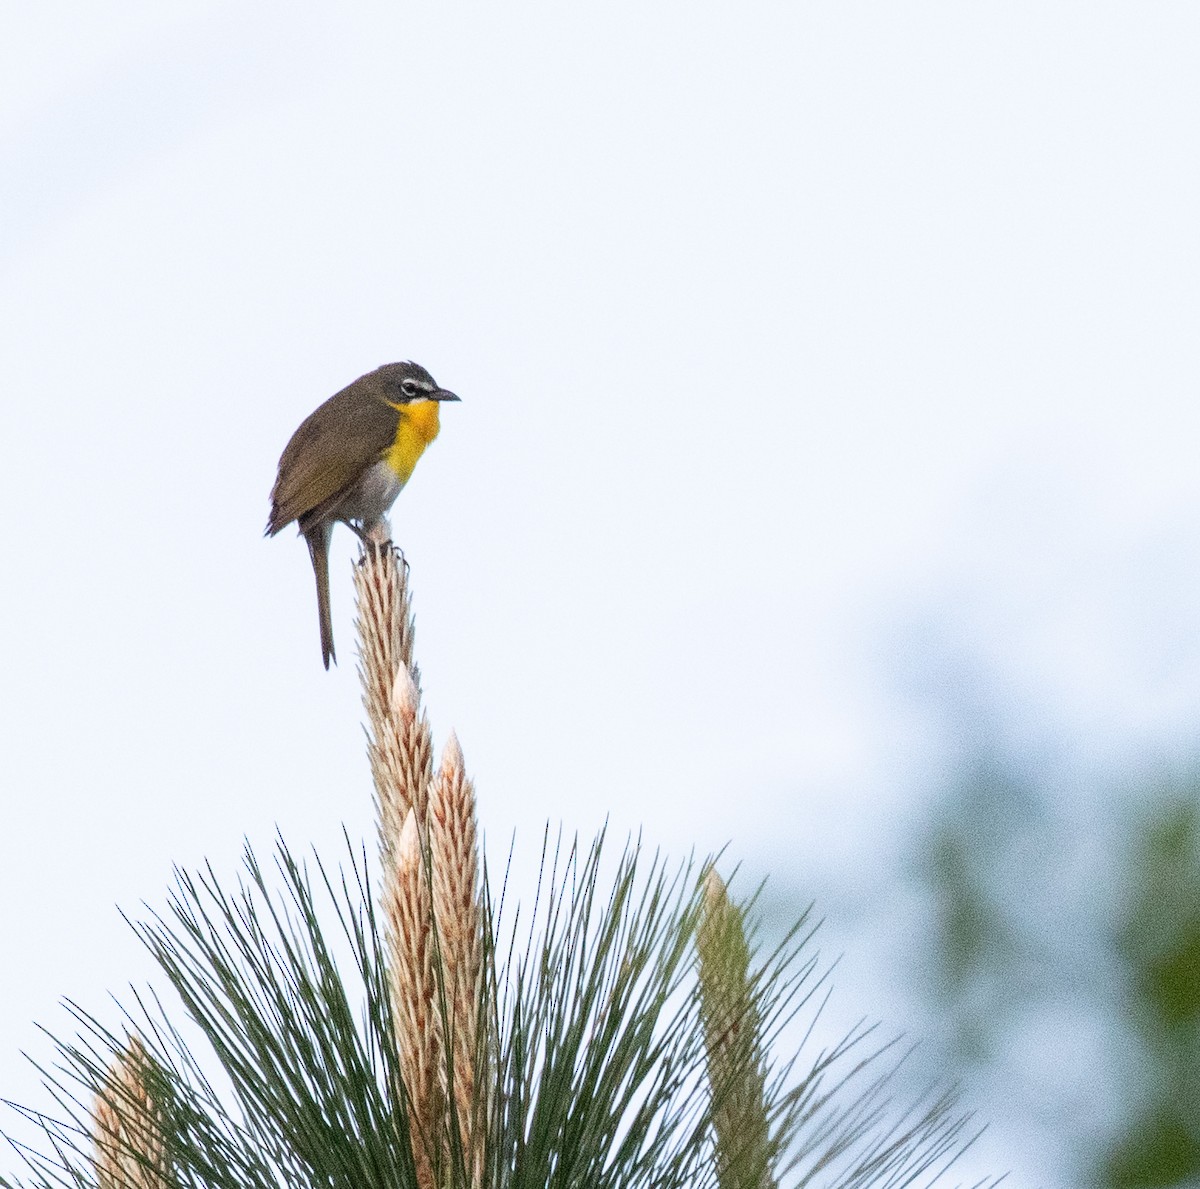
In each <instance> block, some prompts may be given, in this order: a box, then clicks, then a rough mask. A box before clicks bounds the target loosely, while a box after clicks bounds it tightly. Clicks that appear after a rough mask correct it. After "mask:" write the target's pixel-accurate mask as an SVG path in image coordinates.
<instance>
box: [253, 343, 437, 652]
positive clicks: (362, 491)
mask: <svg viewBox="0 0 1200 1189" xmlns="http://www.w3.org/2000/svg"><path fill="white" fill-rule="evenodd" d="M458 399H459V398H458V397H457V396H455V395H454V393H453V392H448V391H447V390H446V389H445V388H439V387H438V386H437V382H436V381H435V380H434V378H433V377H432V376H431V375H430V374H429V373H428V372H427V371H426V370H425V369H424V368H423V367H421V366H420V365H419V364H416V363H385V364H384V365H383V367H379V368H376V369H375V370H374V371H373V372H368V373H367V374H366V375H365V376H359V378H358V379H357V380H355V381H354V383H353V384H348V385H346V387H345V388H343V389H342V390H341V392H338V393H335V394H334V395H333V396H331V397H330V398H329V399H328V400H327V401H326V402H325V403H324V404H323V405H321V406H320V408H318V409H317V410H316V411H315V412H313V413H312V414H310V415H309V416H308V417H306V418H305V419H304V420H303V421H302V422H301V423H300V428H299V429H297V430H296V432H295V433H294V434H292V437H291V440H290V441H289V442H288V444H287V445H286V446H285V447H284V450H283V454H282V455H281V457H280V459H279V474H278V475H277V476H276V479H275V486H274V487H272V488H271V515H270V517H269V518H268V520H267V531H266V535H267V536H269V537H273V536H274V535H275V534H276V533H277V532H279V530H280V529H282V528H284V527H286V526H287V525H289V524H291V522H292V521H293V520H295V521H296V522H297V523H298V524H299V526H300V532H301V534H302V535H303V537H304V539H305V540H306V541H307V542H308V552H309V554H310V556H311V557H312V564H313V572H314V573H315V574H316V578H317V611H318V614H319V616H320V621H321V657H322V659H323V660H324V662H325V668H327V669H328V668H329V662H330V661H331V660H336V657H335V656H334V652H333V622H332V620H331V618H330V614H329V538H330V536H331V535H332V533H333V526H334V525H335V524H336V523H337V522H338V521H339V520H340V521H341V522H342V523H343V524H347V525H349V526H350V527H351V528H352V529H353V530H354V531H355V532H356V533H358V535H359V536H360V537H365V536H366V534H368V533H369V532H370V531H371V529H372V528H374V527H375V526H376V525H378V524H379V522H380V521H381V520H382V519H383V518H384V516H385V515H386V514H387V510H388V509H389V508H390V507H391V506H392V504H393V503H394V502H395V499H396V496H398V495H399V494H400V491H401V489H402V488H403V487H404V485H405V484H406V483H407V482H408V480H409V478H410V476H411V475H412V473H413V468H414V467H415V466H416V465H417V460H418V459H419V458H420V457H421V455H422V454H423V453H424V452H425V447H426V446H428V445H429V443H430V442H432V441H433V439H434V438H436V437H437V435H438V428H439V424H438V422H439V418H438V410H439V409H440V407H441V402H442V401H445V400H458Z"/></svg>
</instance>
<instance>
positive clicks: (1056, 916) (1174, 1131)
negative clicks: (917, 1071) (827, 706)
mask: <svg viewBox="0 0 1200 1189" xmlns="http://www.w3.org/2000/svg"><path fill="white" fill-rule="evenodd" d="M1129 785H1130V787H1128V788H1126V789H1124V790H1118V791H1116V792H1114V793H1113V794H1112V795H1111V796H1110V797H1106V798H1104V799H1103V803H1104V804H1108V805H1111V806H1113V807H1114V809H1113V812H1112V813H1111V814H1110V815H1107V816H1106V815H1105V813H1104V812H1102V811H1101V810H1098V809H1097V803H1096V801H1094V800H1092V799H1087V801H1086V807H1085V808H1084V809H1083V811H1082V812H1077V813H1076V814H1075V815H1074V816H1071V811H1070V810H1069V809H1068V808H1067V806H1069V805H1072V804H1078V803H1079V801H1080V799H1079V798H1075V797H1056V796H1055V795H1053V793H1052V791H1051V790H1050V789H1049V787H1043V786H1041V785H1039V784H1038V782H1037V780H1036V778H1033V777H1030V776H1026V775H1024V774H1023V773H1021V772H1020V771H1019V769H1018V768H1017V767H1016V766H1015V765H1013V764H1009V763H1006V762H1005V761H1004V760H1003V759H1000V758H997V757H995V756H987V757H983V758H979V759H977V760H976V761H975V762H974V763H973V764H972V766H971V767H970V769H969V770H968V771H966V772H964V773H963V774H962V775H961V776H960V778H959V779H958V780H957V781H956V782H955V784H954V786H953V787H952V788H951V789H950V790H949V791H948V792H947V794H946V795H945V796H944V797H943V798H942V799H941V800H940V802H939V803H938V804H937V805H936V807H935V809H934V811H933V812H932V814H931V816H930V817H929V818H928V819H927V821H926V822H925V824H924V828H923V829H922V831H921V832H920V834H919V836H918V838H917V844H916V847H915V852H916V853H915V858H914V867H915V872H916V875H917V877H918V880H919V882H920V883H921V884H922V885H924V886H925V888H926V889H927V890H928V892H929V893H930V901H931V904H932V907H933V917H934V925H933V928H932V930H930V934H929V935H930V939H931V955H930V960H929V966H928V969H927V971H926V974H927V976H928V977H927V979H926V980H925V987H926V990H927V992H928V994H929V996H930V997H931V998H932V1000H933V1004H934V1006H935V1009H936V1011H937V1014H938V1018H939V1019H940V1020H941V1021H943V1022H944V1024H945V1025H946V1027H945V1029H944V1031H943V1035H944V1036H946V1038H947V1039H948V1042H949V1044H950V1045H951V1047H952V1048H953V1049H954V1057H955V1058H956V1059H957V1060H958V1061H961V1062H963V1063H965V1064H968V1065H972V1066H974V1067H975V1068H976V1070H977V1071H979V1072H981V1073H983V1074H984V1075H985V1076H986V1075H987V1074H988V1073H989V1071H991V1073H992V1074H994V1075H996V1076H997V1077H998V1076H999V1069H1000V1066H1001V1060H1002V1058H1004V1057H1005V1056H1006V1055H1007V1054H1009V1053H1011V1052H1012V1051H1013V1050H1014V1049H1015V1048H1016V1047H1017V1046H1018V1043H1019V1041H1020V1040H1021V1039H1022V1037H1021V1029H1022V1028H1023V1027H1024V1026H1026V1025H1027V1024H1028V1022H1029V1021H1030V1019H1031V1018H1033V1019H1036V1018H1038V1017H1039V1013H1041V1018H1042V1019H1043V1020H1044V1019H1055V1018H1058V1019H1064V1018H1067V1017H1069V1016H1070V1015H1072V1014H1074V1015H1075V1016H1076V1017H1077V1018H1083V1017H1087V1018H1089V1019H1090V1020H1092V1021H1095V1022H1096V1023H1097V1024H1098V1025H1099V1035H1101V1036H1102V1037H1103V1038H1104V1042H1105V1045H1106V1046H1108V1047H1109V1049H1110V1055H1112V1056H1113V1057H1114V1059H1113V1060H1112V1061H1111V1062H1110V1063H1109V1068H1108V1069H1105V1068H1101V1067H1100V1066H1101V1065H1103V1064H1104V1063H1102V1062H1101V1063H1097V1068H1095V1069H1093V1070H1088V1069H1080V1068H1079V1067H1078V1066H1077V1065H1076V1067H1073V1068H1068V1066H1070V1064H1071V1063H1070V1062H1069V1061H1068V1062H1062V1063H1060V1066H1059V1067H1056V1065H1055V1060H1056V1059H1046V1060H1045V1061H1044V1064H1045V1065H1046V1068H1044V1069H1040V1070H1039V1071H1038V1080H1039V1094H1040V1097H1041V1098H1042V1099H1043V1100H1044V1099H1045V1098H1046V1096H1047V1095H1049V1098H1050V1100H1051V1101H1050V1102H1049V1105H1050V1107H1051V1109H1053V1108H1054V1107H1055V1106H1056V1105H1057V1107H1058V1108H1059V1110H1058V1111H1056V1112H1055V1113H1056V1115H1057V1116H1058V1117H1062V1118H1064V1119H1066V1118H1068V1117H1069V1116H1070V1111H1069V1110H1067V1109H1065V1108H1064V1107H1063V1104H1064V1103H1066V1102H1067V1100H1068V1099H1069V1097H1070V1094H1071V1084H1075V1085H1078V1083H1079V1081H1080V1078H1081V1076H1082V1077H1083V1078H1084V1079H1085V1080H1086V1079H1088V1078H1094V1079H1107V1080H1108V1082H1109V1083H1111V1084H1108V1085H1105V1086H1102V1087H1099V1088H1097V1097H1098V1098H1100V1099H1103V1100H1104V1101H1106V1102H1111V1103H1113V1104H1115V1110H1113V1111H1112V1112H1111V1114H1112V1115H1113V1117H1115V1118H1116V1122H1115V1124H1111V1125H1105V1124H1103V1123H1101V1124H1097V1122H1096V1121H1095V1120H1092V1119H1077V1120H1076V1124H1077V1133H1076V1134H1074V1135H1071V1136H1068V1137H1066V1138H1067V1139H1068V1141H1069V1143H1071V1144H1072V1145H1073V1146H1074V1149H1075V1151H1074V1155H1075V1163H1076V1167H1077V1169H1078V1170H1079V1178H1080V1183H1081V1184H1087V1185H1093V1186H1099V1187H1101V1189H1110V1187H1111V1189H1133V1187H1135V1186H1180V1187H1182V1186H1186V1185H1192V1186H1195V1185H1198V1184H1200V778H1196V779H1192V780H1190V781H1187V782H1184V783H1182V784H1179V783H1170V782H1155V781H1153V780H1145V781H1131V782H1129ZM1055 1012H1058V1013H1060V1014H1059V1015H1058V1016H1057V1017H1056V1016H1055V1015H1054V1013H1055ZM1069 1043H1070V1042H1069V1039H1064V1041H1063V1044H1064V1047H1066V1046H1069ZM1068 1051H1069V1050H1068ZM1081 1060H1087V1057H1086V1056H1081ZM1009 1076H1011V1072H1010V1074H1009ZM1056 1078H1057V1079H1058V1088H1059V1090H1060V1091H1061V1094H1060V1102H1059V1103H1057V1104H1055V1103H1054V1102H1053V1098H1054V1093H1055V1079H1056ZM1018 1093H1019V1091H1018ZM1003 1096H1005V1097H1014V1096H1015V1095H1014V1092H1013V1090H1012V1087H1011V1085H1010V1086H1009V1087H1008V1089H1007V1093H1006V1094H1005V1095H1003ZM1031 1097H1032V1096H1031ZM1031 1109H1036V1108H1031Z"/></svg>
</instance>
